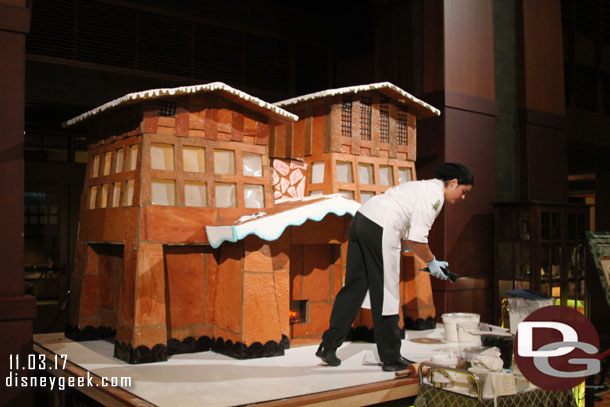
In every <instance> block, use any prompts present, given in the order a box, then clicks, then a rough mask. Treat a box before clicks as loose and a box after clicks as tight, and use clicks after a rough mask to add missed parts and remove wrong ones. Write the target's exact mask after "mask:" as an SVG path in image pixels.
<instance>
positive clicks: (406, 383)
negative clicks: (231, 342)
mask: <svg viewBox="0 0 610 407" xmlns="http://www.w3.org/2000/svg"><path fill="white" fill-rule="evenodd" d="M426 332H427V333H428V334H430V333H432V334H434V332H433V331H419V332H417V333H416V336H426ZM412 337H413V335H412ZM414 346H415V347H417V348H421V346H422V345H421V344H414V343H413V342H409V341H403V354H405V355H409V353H408V352H405V349H407V348H409V349H411V350H413V348H414ZM428 346H430V345H428ZM316 348H317V346H302V347H294V348H292V349H288V350H287V351H286V355H285V356H279V357H272V358H262V359H249V360H236V359H232V358H229V357H226V356H224V355H219V354H216V353H214V352H201V353H194V354H184V355H174V356H172V357H170V359H169V360H168V361H167V362H162V363H153V364H141V365H129V364H127V363H124V362H122V361H120V360H118V359H115V358H113V356H112V355H113V345H112V344H111V343H109V342H106V341H88V342H73V341H71V340H69V339H67V338H65V337H64V336H63V334H43V335H35V336H34V350H35V351H36V352H38V353H39V354H44V355H45V356H46V358H47V360H48V361H49V362H51V361H54V360H55V358H56V355H57V356H58V357H60V358H61V355H68V362H67V363H66V366H65V368H63V369H62V368H59V369H57V370H55V369H50V370H49V369H48V370H49V371H50V373H51V374H53V375H54V376H56V377H66V378H67V377H70V376H74V377H77V378H78V377H88V375H89V376H91V377H93V380H92V382H93V386H89V387H87V386H82V387H76V389H77V390H78V391H80V392H82V393H84V394H86V395H87V396H89V397H91V398H92V399H94V400H96V401H98V402H100V403H102V404H103V405H105V406H138V407H143V406H175V405H180V406H201V405H205V406H236V405H250V406H253V405H256V406H272V405H273V406H313V405H315V406H357V405H370V404H376V403H382V402H387V401H391V400H397V399H402V398H406V397H411V396H414V395H416V394H417V390H418V381H417V380H416V379H396V378H395V376H394V373H391V372H383V371H382V370H381V368H380V367H379V366H371V365H367V364H363V361H364V359H365V357H366V359H367V360H368V361H370V360H371V358H373V357H374V355H375V352H374V349H375V346H374V344H368V343H356V342H354V343H350V342H348V343H345V344H344V345H343V346H342V347H341V348H340V349H339V350H338V352H337V354H338V356H339V357H340V358H341V359H342V361H343V363H342V365H341V366H340V367H336V368H333V367H328V366H326V365H324V364H323V363H321V362H320V360H319V359H318V358H316V357H315V355H314V353H315V350H316ZM420 350H421V349H420ZM424 353H426V352H424ZM49 365H52V364H51V363H49ZM102 378H108V379H109V380H112V379H113V378H117V379H116V380H120V378H129V379H130V380H131V386H123V387H104V386H103V385H102V380H104V379H102ZM64 380H67V379H64Z"/></svg>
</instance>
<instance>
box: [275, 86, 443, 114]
mask: <svg viewBox="0 0 610 407" xmlns="http://www.w3.org/2000/svg"><path fill="white" fill-rule="evenodd" d="M379 89H390V90H392V91H393V92H395V93H397V94H399V95H400V96H402V97H403V98H406V99H408V100H409V101H411V102H413V103H416V104H418V105H420V106H421V107H423V108H425V109H427V110H429V111H430V112H431V113H433V114H434V115H436V116H440V114H441V111H440V110H438V109H437V108H435V107H434V106H432V105H429V104H428V103H426V102H424V101H423V100H420V99H418V98H416V97H415V96H413V95H411V94H410V93H408V92H406V91H404V90H402V89H401V88H399V87H398V86H396V85H394V84H393V83H391V82H378V83H371V84H368V85H359V86H347V87H345V88H337V89H327V90H323V91H320V92H315V93H310V94H308V95H303V96H297V97H295V98H292V99H286V100H282V101H280V102H276V103H275V105H276V106H281V107H285V106H288V105H294V104H296V103H301V102H306V101H310V100H315V99H320V98H325V97H328V96H336V95H344V94H346V93H359V92H365V91H370V90H379Z"/></svg>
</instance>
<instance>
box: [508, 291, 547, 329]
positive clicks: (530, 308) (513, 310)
mask: <svg viewBox="0 0 610 407" xmlns="http://www.w3.org/2000/svg"><path fill="white" fill-rule="evenodd" d="M548 305H553V299H552V298H548V299H540V300H530V299H526V298H518V297H517V298H509V299H508V307H509V310H510V311H509V316H510V333H511V334H515V333H517V328H518V326H519V323H521V322H523V320H524V319H525V318H527V316H528V315H529V314H531V313H532V312H534V311H536V310H538V309H540V308H542V307H546V306H548Z"/></svg>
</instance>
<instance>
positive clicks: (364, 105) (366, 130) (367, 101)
mask: <svg viewBox="0 0 610 407" xmlns="http://www.w3.org/2000/svg"><path fill="white" fill-rule="evenodd" d="M371 105H372V101H371V98H362V100H361V101H360V138H361V139H362V140H370V139H371V112H372V108H371Z"/></svg>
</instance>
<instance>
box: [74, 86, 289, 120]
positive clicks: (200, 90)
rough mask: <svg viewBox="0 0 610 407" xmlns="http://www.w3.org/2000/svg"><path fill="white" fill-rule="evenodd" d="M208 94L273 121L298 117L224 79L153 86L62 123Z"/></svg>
mask: <svg viewBox="0 0 610 407" xmlns="http://www.w3.org/2000/svg"><path fill="white" fill-rule="evenodd" d="M204 93H214V94H216V95H218V96H220V97H223V98H224V99H226V100H228V101H229V102H233V103H236V104H238V105H240V106H242V107H244V108H246V109H249V110H252V111H254V112H257V113H260V114H262V115H264V116H266V117H268V118H269V122H270V124H273V125H276V124H284V123H290V122H295V121H297V120H298V119H299V118H298V116H296V115H294V114H292V113H290V112H288V111H286V110H284V109H282V108H281V107H279V106H275V105H273V104H271V103H269V102H265V101H264V100H262V99H259V98H257V97H255V96H252V95H249V94H247V93H245V92H243V91H240V90H238V89H235V88H233V87H231V86H229V85H227V84H225V83H223V82H212V83H207V84H201V85H192V86H181V87H177V88H159V89H149V90H145V91H141V92H133V93H128V94H127V95H125V96H122V97H120V98H117V99H114V100H111V101H110V102H107V103H104V104H103V105H101V106H98V107H96V108H94V109H91V110H89V111H87V112H85V113H83V114H81V115H79V116H76V117H74V118H72V119H70V120H67V121H65V122H63V123H62V126H63V127H71V126H77V125H81V124H83V123H84V122H87V121H89V120H91V119H93V118H95V117H97V116H99V115H101V114H102V113H105V112H108V111H111V110H114V109H116V108H119V107H123V106H129V105H133V104H136V103H139V102H142V101H146V100H155V99H163V98H171V97H177V96H188V95H198V94H204Z"/></svg>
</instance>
